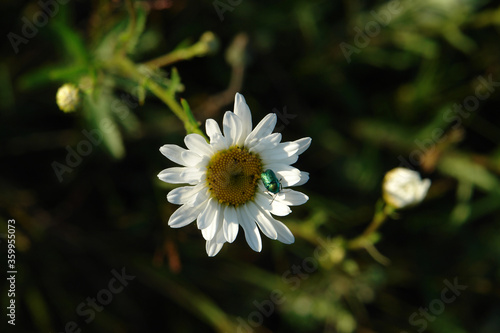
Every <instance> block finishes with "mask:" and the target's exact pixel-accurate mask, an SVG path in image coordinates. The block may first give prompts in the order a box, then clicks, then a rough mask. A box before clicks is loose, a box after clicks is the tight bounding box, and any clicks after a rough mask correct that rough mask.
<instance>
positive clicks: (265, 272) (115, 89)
mask: <svg viewBox="0 0 500 333" xmlns="http://www.w3.org/2000/svg"><path fill="white" fill-rule="evenodd" d="M63 2H64V1H59V2H58V1H51V0H47V1H45V2H44V1H41V2H38V1H25V2H23V1H13V0H7V1H3V2H2V4H1V6H2V10H1V11H0V17H1V19H2V22H3V25H4V27H7V30H6V37H7V38H4V39H3V43H2V48H1V51H0V52H1V53H0V57H1V65H0V82H1V83H0V85H1V87H2V89H0V108H1V115H0V117H1V121H0V136H1V140H0V163H1V166H2V173H1V176H0V207H1V209H0V216H1V219H0V225H1V230H5V231H6V230H7V220H8V219H15V220H16V222H17V224H16V246H17V256H16V265H17V271H18V274H17V280H16V286H17V288H18V289H17V290H16V304H17V317H16V318H17V320H16V327H15V329H14V330H12V328H13V327H11V326H9V327H7V323H6V320H5V317H4V319H3V320H2V322H1V324H0V325H1V327H7V329H8V331H9V332H10V331H15V332H56V331H57V332H62V331H64V330H65V327H67V323H70V322H72V321H74V322H75V323H76V324H75V325H77V326H78V327H79V328H81V329H82V331H83V332H148V331H151V332H163V331H165V332H205V331H207V332H211V331H216V332H249V331H250V330H251V329H253V330H254V331H256V332H341V333H348V332H403V331H406V332H417V331H418V329H420V328H421V327H423V325H424V323H425V324H426V327H425V329H426V331H428V332H479V333H489V332H498V331H500V307H499V306H498V304H499V295H500V290H499V285H500V284H499V282H500V214H499V208H500V187H499V174H500V146H499V143H500V130H499V129H500V123H499V118H498V115H497V113H498V108H499V107H500V101H499V99H500V94H499V93H498V89H499V87H500V83H499V82H500V62H499V59H500V43H498V40H499V33H500V30H499V27H500V7H498V4H497V3H496V2H494V1H488V0H477V1H476V0H460V1H449V0H425V1H411V0H401V1H392V2H384V1H324V0H313V1H306V0H290V1H284V2H283V1H281V2H265V1H225V0H216V1H186V0H179V1H177V0H148V1H132V0H128V1H120V0H116V1H99V0H95V1H90V2H87V1H80V0H75V1H66V2H65V3H64V4H63ZM47 3H50V4H52V5H51V6H52V7H50V6H49V5H47ZM42 5H43V6H45V7H44V8H45V9H43V8H42V7H41V6H42ZM47 6H49V7H47ZM47 8H51V9H47ZM43 10H45V11H50V12H49V15H46V17H47V20H46V23H44V24H41V23H43V21H40V20H42V19H43V17H41V16H40V14H39V13H40V11H42V12H43ZM52 14H53V15H52ZM37 15H38V16H37ZM34 17H38V21H36V22H38V23H37V25H39V26H34V30H36V32H35V33H33V30H29V28H26V27H25V25H26V24H27V23H26V22H27V21H28V22H33V18H34ZM26 32H28V34H30V37H28V36H27V34H26ZM9 33H14V34H16V35H17V36H19V38H21V39H17V41H18V42H16V43H15V45H13V43H12V38H13V37H12V36H13V35H12V34H11V35H10V36H11V37H10V38H9ZM23 36H24V37H23ZM20 40H23V41H22V42H19V41H20ZM346 47H347V49H346ZM16 49H17V50H18V52H16V51H15V50H16ZM346 50H347V51H346ZM346 52H347V53H346ZM346 55H348V56H347V57H346ZM174 66H175V67H174ZM488 81H489V82H490V84H489V85H488V84H486V85H485V82H488ZM64 83H72V84H74V85H75V86H78V87H79V90H80V95H81V97H82V101H81V103H80V105H79V107H78V108H77V110H76V111H75V112H73V113H70V114H67V113H64V112H62V111H60V110H59V109H58V107H57V105H56V102H55V96H56V92H57V89H58V88H59V87H60V86H61V85H63V84H64ZM236 91H240V92H241V93H243V94H244V96H245V98H246V99H247V102H248V104H249V106H250V108H251V110H252V112H253V121H254V123H257V121H259V120H260V119H261V118H262V117H263V116H264V115H265V114H267V113H269V112H277V113H278V115H279V124H278V128H280V131H281V132H282V134H283V136H284V140H285V141H288V140H295V139H298V138H300V137H305V136H310V137H312V139H313V144H312V146H311V148H310V149H309V150H308V151H307V152H306V153H304V155H303V156H302V158H301V159H300V160H299V162H298V163H297V165H298V167H299V168H300V169H301V170H305V171H308V172H310V173H311V179H310V181H309V182H308V183H307V184H305V185H303V186H302V188H301V189H302V190H303V191H304V192H305V193H306V194H307V195H309V197H310V201H309V202H308V203H307V204H306V205H303V206H299V207H295V209H294V212H293V213H292V214H291V215H289V216H287V217H284V218H282V219H281V220H282V221H283V222H284V223H286V224H287V225H288V226H289V227H290V228H291V230H292V232H293V233H294V235H295V236H296V242H295V243H294V244H292V245H283V244H280V243H278V242H276V241H271V240H268V239H265V240H264V245H263V251H262V253H254V252H253V251H252V250H251V249H250V248H249V247H248V246H247V244H246V242H245V241H244V239H243V238H242V233H241V232H240V235H239V237H238V239H237V240H236V241H235V243H233V244H231V245H229V246H228V245H225V247H224V248H223V250H222V251H221V253H219V254H218V255H217V256H216V257H215V258H208V257H207V255H206V253H205V241H204V240H203V239H202V237H201V235H200V234H199V232H198V231H197V230H196V228H195V227H192V226H191V227H186V228H183V229H170V228H169V227H168V226H167V225H166V221H167V220H168V218H169V216H170V214H171V213H172V212H173V211H174V210H175V209H176V208H177V206H175V205H171V204H169V203H168V202H167V201H166V199H165V196H166V194H167V192H168V190H170V189H171V188H172V187H171V186H170V185H168V184H165V183H161V182H160V181H159V180H158V179H157V177H156V175H157V173H158V172H159V171H161V170H162V169H164V168H166V167H167V166H169V162H168V161H167V160H166V159H165V158H164V157H163V156H162V155H161V154H160V153H159V152H158V148H159V147H160V146H161V145H163V144H165V143H176V144H179V145H182V140H183V137H184V135H185V134H186V132H200V129H199V127H198V125H199V124H203V123H204V121H205V119H207V118H214V119H215V120H217V121H218V122H220V121H221V119H222V114H223V112H224V111H225V110H227V109H232V101H233V97H234V93H235V92H236ZM486 95H487V97H484V96H486ZM481 96H483V97H484V98H483V97H481ZM287 115H288V116H287ZM202 129H203V127H202ZM92 140H93V141H92ZM82 142H88V143H87V144H85V143H82ZM101 143H102V144H101ZM75 154H76V155H75ZM396 166H407V167H413V168H416V169H418V170H419V171H421V173H422V174H423V176H425V177H427V178H431V179H432V181H433V184H432V187H431V189H430V192H429V194H428V196H427V199H426V201H425V202H423V203H422V204H421V205H420V206H418V207H414V208H410V209H407V210H402V211H400V212H397V214H391V215H390V216H389V218H388V219H387V220H386V221H385V223H384V224H383V225H382V226H381V227H380V229H378V231H377V232H376V233H374V234H372V235H371V236H372V238H370V242H374V243H376V246H377V250H378V251H379V252H380V253H379V254H380V255H381V256H384V257H386V258H387V259H388V260H389V261H390V262H389V261H388V262H384V263H385V265H384V264H381V263H380V262H379V261H380V260H378V261H377V260H375V259H376V258H377V256H376V255H375V259H374V257H373V255H374V253H373V252H372V253H371V254H372V255H370V253H368V252H367V251H365V250H362V249H357V248H352V247H350V248H349V246H347V244H349V243H348V240H352V239H355V237H357V236H359V235H360V234H362V232H363V230H364V229H365V228H366V227H367V226H368V224H369V222H370V220H371V219H372V217H373V216H374V215H375V216H377V214H378V213H379V212H380V211H379V210H378V209H379V208H377V207H378V206H376V202H377V200H378V199H379V197H380V186H381V181H382V179H383V177H384V174H385V172H387V171H388V170H390V169H392V168H394V167H396ZM377 212H378V213H377ZM2 235H5V233H4V231H2ZM2 237H5V236H2ZM1 244H2V253H4V254H5V256H4V257H3V258H6V250H4V249H6V246H4V245H5V239H2V241H1ZM377 253H378V252H377ZM382 262H383V261H382ZM4 267H5V266H4ZM122 268H125V270H126V272H127V274H129V275H132V276H135V278H134V279H133V280H131V281H129V283H128V285H127V286H125V287H124V289H123V291H122V292H120V293H117V294H114V295H113V299H112V301H111V302H110V303H109V304H108V305H106V306H104V307H103V309H101V311H95V312H94V313H95V318H94V319H93V320H90V322H88V323H87V322H85V319H86V318H88V317H87V316H82V315H80V314H79V313H78V312H77V308H78V306H79V305H80V304H81V303H82V302H83V303H85V302H87V298H88V297H90V298H92V297H94V298H95V297H97V296H96V295H99V292H100V291H101V290H103V289H106V288H108V283H109V282H110V279H112V277H113V273H112V271H113V270H115V271H117V272H121V271H122ZM454 279H458V282H459V284H461V285H466V286H467V289H465V290H463V291H462V292H461V294H460V295H459V296H457V297H456V300H455V301H453V302H451V303H449V304H445V308H444V310H443V311H442V313H439V314H436V315H435V316H432V317H431V318H433V319H432V320H423V319H422V318H425V317H423V316H422V315H421V314H420V315H419V314H418V313H419V312H418V311H419V309H421V308H422V309H423V308H431V309H432V305H431V304H432V301H433V300H436V299H438V300H439V299H440V298H441V294H442V290H443V289H444V288H446V284H445V283H444V282H443V281H445V280H447V281H450V282H452V281H454ZM4 281H5V280H4ZM0 289H1V290H0V292H1V294H2V304H1V305H2V307H3V308H4V309H5V307H6V306H7V301H8V299H7V297H4V296H3V295H6V294H7V289H8V286H7V285H2V286H1V288H0ZM434 304H435V302H434ZM86 309H87V310H88V309H89V308H88V307H87V308H86ZM434 309H435V310H436V309H438V308H434ZM414 313H417V317H413V320H412V319H411V318H412V317H411V316H412V315H413V314H414ZM436 313H437V312H436ZM417 320H420V321H417ZM422 320H423V321H422ZM1 330H2V331H5V330H4V329H3V328H2V329H1Z"/></svg>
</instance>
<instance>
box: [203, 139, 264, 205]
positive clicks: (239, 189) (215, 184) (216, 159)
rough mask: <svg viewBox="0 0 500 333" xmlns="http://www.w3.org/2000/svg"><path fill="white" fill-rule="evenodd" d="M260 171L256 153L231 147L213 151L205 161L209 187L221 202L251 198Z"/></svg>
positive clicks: (243, 201)
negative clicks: (213, 153) (210, 156)
mask: <svg viewBox="0 0 500 333" xmlns="http://www.w3.org/2000/svg"><path fill="white" fill-rule="evenodd" d="M261 173H262V162H261V160H260V158H259V156H258V155H256V154H252V153H250V152H249V151H248V150H246V149H245V148H240V147H231V148H229V149H227V150H223V151H220V152H218V153H216V154H215V155H214V156H213V157H212V159H211V160H210V162H209V163H208V166H207V183H208V188H209V190H210V193H211V194H212V196H213V197H214V198H216V199H217V200H219V202H220V203H226V204H229V205H233V206H238V205H242V204H244V203H245V202H247V201H249V200H252V199H253V197H254V195H255V191H256V190H257V181H258V180H259V179H260V174H261Z"/></svg>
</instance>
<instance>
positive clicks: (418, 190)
mask: <svg viewBox="0 0 500 333" xmlns="http://www.w3.org/2000/svg"><path fill="white" fill-rule="evenodd" d="M430 186H431V181H430V180H429V179H421V178H420V174H419V173H418V172H416V171H413V170H410V169H405V168H395V169H392V170H391V171H389V172H388V173H386V175H385V177H384V183H383V184H382V192H383V197H384V200H385V202H386V203H387V204H388V205H390V206H393V207H394V208H404V207H408V206H412V205H416V204H418V203H420V202H421V201H422V200H423V199H424V198H425V196H426V195H427V191H428V190H429V187H430Z"/></svg>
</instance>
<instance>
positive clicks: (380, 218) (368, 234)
mask: <svg viewBox="0 0 500 333" xmlns="http://www.w3.org/2000/svg"><path fill="white" fill-rule="evenodd" d="M393 211H394V208H393V207H392V206H389V205H386V206H384V207H383V208H382V209H380V210H377V212H376V213H375V215H374V216H373V219H372V222H371V223H370V225H368V227H367V228H366V229H365V231H364V232H363V233H362V234H361V235H360V236H358V237H356V238H354V239H352V240H350V241H348V242H347V248H349V249H366V248H367V246H369V245H373V237H372V235H373V234H374V232H375V231H377V230H378V228H380V226H381V225H382V224H383V223H384V222H385V221H386V220H387V217H388V216H389V215H390V214H392V212H393Z"/></svg>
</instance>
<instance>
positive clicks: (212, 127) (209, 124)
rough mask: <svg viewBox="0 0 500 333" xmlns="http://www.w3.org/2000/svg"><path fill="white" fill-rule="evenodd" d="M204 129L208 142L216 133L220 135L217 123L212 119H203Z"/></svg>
mask: <svg viewBox="0 0 500 333" xmlns="http://www.w3.org/2000/svg"><path fill="white" fill-rule="evenodd" d="M205 131H206V132H207V135H208V137H209V138H210V142H212V140H213V139H214V137H215V136H216V135H222V132H221V131H220V128H219V124H217V122H216V121H215V120H213V119H207V120H206V121H205Z"/></svg>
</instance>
